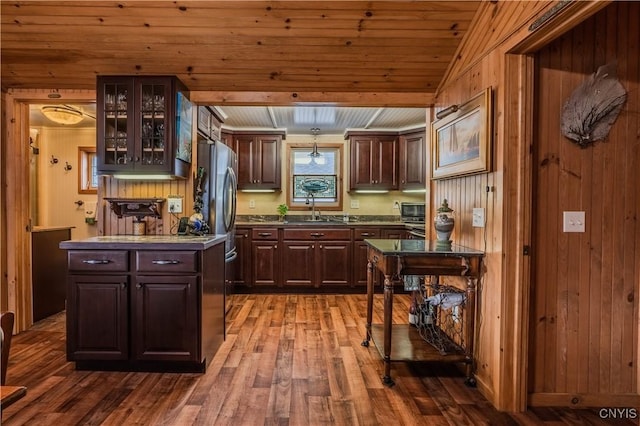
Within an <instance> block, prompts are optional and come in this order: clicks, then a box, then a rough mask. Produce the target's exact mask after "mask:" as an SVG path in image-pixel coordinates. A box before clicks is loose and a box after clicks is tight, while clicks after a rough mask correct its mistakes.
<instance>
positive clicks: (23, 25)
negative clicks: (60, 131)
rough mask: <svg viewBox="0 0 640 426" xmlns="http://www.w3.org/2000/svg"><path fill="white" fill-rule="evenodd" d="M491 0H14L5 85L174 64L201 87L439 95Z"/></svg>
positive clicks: (4, 49) (50, 83) (44, 84)
mask: <svg viewBox="0 0 640 426" xmlns="http://www.w3.org/2000/svg"><path fill="white" fill-rule="evenodd" d="M480 3H481V2H479V1H469V2H464V1H379V2H378V1H62V2H52V1H6V0H2V2H1V25H2V27H1V36H2V39H1V40H2V41H1V43H2V45H1V60H2V65H1V72H2V89H3V90H6V89H8V88H35V89H38V88H44V89H52V88H56V89H94V88H95V79H96V76H97V75H101V74H103V75H108V74H111V75H135V74H140V75H162V74H165V75H166V74H169V75H177V76H178V77H179V78H180V79H181V80H182V81H183V82H184V83H185V84H186V85H187V86H188V88H189V89H190V90H192V91H198V92H229V93H232V92H262V93H288V94H290V95H292V94H298V93H299V94H301V97H300V100H304V94H305V93H326V92H331V93H343V94H345V93H347V94H352V95H353V94H366V93H369V94H371V93H378V94H380V93H389V94H391V93H393V94H396V95H403V94H405V95H406V97H407V99H410V98H411V95H412V94H413V95H416V94H420V95H422V96H424V94H431V95H433V93H435V91H436V89H437V87H438V85H439V83H440V81H441V79H442V77H443V75H444V74H445V72H446V70H447V68H448V66H449V64H450V62H451V60H452V58H453V57H454V56H455V54H456V50H457V48H458V45H459V44H460V42H461V40H462V39H463V37H464V35H465V33H466V31H467V30H468V28H469V26H470V23H471V21H472V19H473V17H474V15H475V13H476V10H477V9H478V7H479V5H480ZM205 97H206V96H205Z"/></svg>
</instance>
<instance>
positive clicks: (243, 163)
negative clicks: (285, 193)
mask: <svg viewBox="0 0 640 426" xmlns="http://www.w3.org/2000/svg"><path fill="white" fill-rule="evenodd" d="M232 137H233V145H232V146H233V150H234V151H235V152H236V154H237V155H238V189H240V190H242V189H244V190H274V191H279V190H280V187H281V182H280V181H281V175H280V167H281V161H280V149H281V146H282V139H284V137H285V135H284V133H282V132H272V133H271V132H270V133H265V132H260V133H246V132H233V135H232Z"/></svg>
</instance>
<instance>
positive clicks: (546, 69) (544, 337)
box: [529, 2, 640, 406]
mask: <svg viewBox="0 0 640 426" xmlns="http://www.w3.org/2000/svg"><path fill="white" fill-rule="evenodd" d="M639 26H640V4H638V3H636V2H615V3H614V4H612V5H610V6H608V7H607V8H606V9H604V10H602V11H601V12H599V13H598V14H596V15H595V16H593V17H592V18H589V19H588V20H587V21H585V22H584V23H582V24H581V25H580V26H578V27H576V28H575V29H573V30H572V31H570V32H569V33H567V34H565V35H564V36H562V37H560V38H559V39H558V40H556V41H554V42H552V43H551V44H550V45H548V46H547V47H545V48H543V49H542V50H541V51H540V52H539V53H538V55H537V86H538V94H539V98H538V102H537V105H538V107H537V110H536V114H537V122H538V129H539V132H538V137H537V138H536V140H535V144H534V148H535V149H534V182H535V184H534V188H535V193H534V200H535V202H534V206H535V210H534V221H535V223H534V226H535V229H536V232H535V235H534V280H533V283H532V307H531V344H530V370H529V371H530V377H529V392H530V402H531V404H533V405H570V404H571V401H570V400H571V399H572V398H576V401H578V402H577V405H594V404H595V405H600V406H614V405H621V406H637V404H638V402H639V401H640V398H638V394H639V391H638V375H639V372H638V361H639V354H638V332H639V331H638V294H639V291H640V226H639V225H638V218H639V217H640V190H639V189H638V182H640V171H639V166H640V144H639V143H638V128H639V126H640V118H639V117H640V116H639V114H638V111H640V71H639V70H640V59H639V58H640V52H639V41H640V32H639V30H638V27H639ZM614 60H617V73H618V78H619V79H620V81H621V82H622V84H623V86H624V87H625V88H626V90H627V93H628V99H627V103H626V104H625V106H624V108H623V110H622V113H621V114H620V116H619V117H618V119H617V120H616V122H615V123H614V125H613V127H612V128H611V132H610V134H609V136H608V138H607V140H606V141H600V142H596V143H595V144H593V145H592V146H589V147H588V148H586V149H581V148H580V147H578V146H577V145H576V144H574V143H571V142H570V141H569V140H568V139H567V138H565V137H564V136H562V134H561V133H560V116H561V110H562V105H563V104H564V102H565V101H566V99H567V98H568V97H569V96H570V95H571V93H572V92H573V90H574V89H575V88H576V87H577V86H578V85H580V84H581V83H582V82H583V81H585V80H586V79H587V78H588V77H589V76H590V75H591V74H592V73H593V72H595V71H596V70H597V68H598V67H599V66H601V65H604V64H607V63H610V62H612V61H614ZM564 211H584V212H585V215H586V232H584V233H564V232H562V214H563V212H564ZM633 404H635V405H633ZM574 405H575V404H574Z"/></svg>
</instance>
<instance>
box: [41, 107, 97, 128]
mask: <svg viewBox="0 0 640 426" xmlns="http://www.w3.org/2000/svg"><path fill="white" fill-rule="evenodd" d="M40 111H42V114H44V116H45V117H47V118H48V119H49V120H51V121H53V122H54V123H58V124H62V125H73V124H78V123H79V122H81V121H82V120H83V119H84V117H85V116H86V117H91V118H93V119H95V117H92V116H91V115H89V114H85V113H84V112H83V111H82V109H81V108H80V107H77V108H76V107H72V106H70V105H45V106H43V107H42V108H40Z"/></svg>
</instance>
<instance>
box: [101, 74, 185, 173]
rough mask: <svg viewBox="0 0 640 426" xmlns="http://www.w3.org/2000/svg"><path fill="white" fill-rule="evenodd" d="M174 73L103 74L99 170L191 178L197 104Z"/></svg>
mask: <svg viewBox="0 0 640 426" xmlns="http://www.w3.org/2000/svg"><path fill="white" fill-rule="evenodd" d="M184 91H185V87H184V86H183V85H182V83H181V82H180V81H179V80H178V79H177V78H175V77H171V76H167V77H164V76H163V77H132V76H108V77H98V84H97V102H98V104H97V117H96V119H97V136H98V140H97V144H96V145H97V156H98V172H99V173H100V174H111V175H120V174H130V175H134V177H135V176H138V175H139V176H140V179H141V180H143V179H145V178H148V177H149V175H160V176H170V177H174V178H186V177H187V176H188V174H189V170H190V163H191V144H192V136H191V135H192V123H193V115H194V114H193V109H192V106H191V103H190V102H189V100H188V99H187V98H186V96H185V95H184V94H183V92H184Z"/></svg>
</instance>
